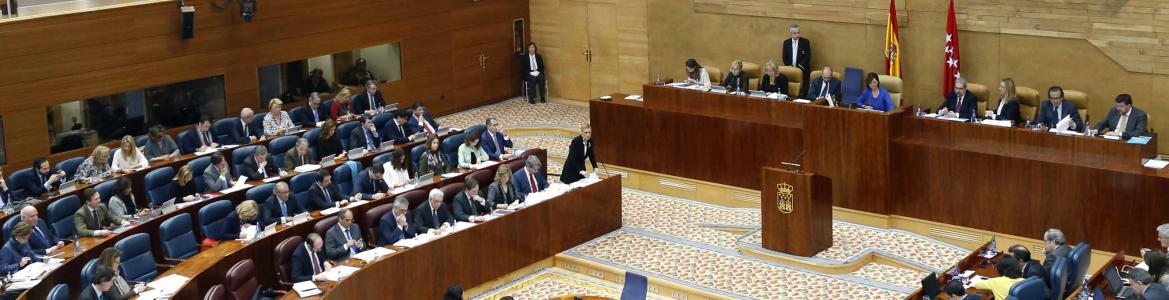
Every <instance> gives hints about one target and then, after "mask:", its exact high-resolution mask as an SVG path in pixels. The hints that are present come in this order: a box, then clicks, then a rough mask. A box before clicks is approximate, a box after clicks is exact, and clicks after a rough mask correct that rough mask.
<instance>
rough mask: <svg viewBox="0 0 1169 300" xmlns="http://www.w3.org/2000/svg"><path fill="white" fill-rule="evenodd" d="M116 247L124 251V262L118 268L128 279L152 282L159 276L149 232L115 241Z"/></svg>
mask: <svg viewBox="0 0 1169 300" xmlns="http://www.w3.org/2000/svg"><path fill="white" fill-rule="evenodd" d="M114 248H116V249H118V251H122V263H121V264H119V265H118V269H120V270H121V272H122V277H124V278H126V280H131V281H139V282H150V281H151V280H154V277H155V276H158V266H157V265H155V264H154V252H153V251H152V250H151V249H150V235H149V234H146V233H138V234H134V235H131V236H129V237H127V238H124V239H122V240H120V241H118V242H117V243H115V244H114Z"/></svg>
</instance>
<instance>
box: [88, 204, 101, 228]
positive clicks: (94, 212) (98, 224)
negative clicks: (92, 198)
mask: <svg viewBox="0 0 1169 300" xmlns="http://www.w3.org/2000/svg"><path fill="white" fill-rule="evenodd" d="M89 217H90V218H91V219H92V220H93V221H91V222H90V223H89V227H91V228H93V229H94V230H97V229H101V221H99V220H98V219H97V209H93V208H90V209H89Z"/></svg>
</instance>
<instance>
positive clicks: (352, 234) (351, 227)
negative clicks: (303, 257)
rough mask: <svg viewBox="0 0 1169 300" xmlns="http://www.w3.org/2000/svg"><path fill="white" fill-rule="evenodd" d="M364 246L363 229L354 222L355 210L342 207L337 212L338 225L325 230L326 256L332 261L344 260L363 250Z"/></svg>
mask: <svg viewBox="0 0 1169 300" xmlns="http://www.w3.org/2000/svg"><path fill="white" fill-rule="evenodd" d="M364 246H365V243H364V242H362V241H361V229H360V228H357V224H354V223H353V211H351V210H349V209H342V210H341V211H340V212H338V213H337V226H333V227H332V228H329V231H327V232H325V257H326V258H328V259H329V260H332V261H342V260H345V259H348V258H349V256H351V255H354V254H357V253H358V252H361V249H362V248H363V247H364Z"/></svg>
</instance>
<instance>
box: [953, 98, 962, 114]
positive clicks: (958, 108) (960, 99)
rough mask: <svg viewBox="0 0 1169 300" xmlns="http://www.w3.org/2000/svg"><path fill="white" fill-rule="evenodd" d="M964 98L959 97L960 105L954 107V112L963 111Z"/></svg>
mask: <svg viewBox="0 0 1169 300" xmlns="http://www.w3.org/2000/svg"><path fill="white" fill-rule="evenodd" d="M962 98H964V97H962V96H958V103H957V105H955V106H954V110H959V111H960V110H962Z"/></svg>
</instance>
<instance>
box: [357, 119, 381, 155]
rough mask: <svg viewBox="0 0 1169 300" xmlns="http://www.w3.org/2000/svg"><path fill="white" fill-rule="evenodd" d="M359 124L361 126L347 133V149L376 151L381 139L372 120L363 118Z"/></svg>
mask: <svg viewBox="0 0 1169 300" xmlns="http://www.w3.org/2000/svg"><path fill="white" fill-rule="evenodd" d="M361 122H362V123H361V126H358V127H356V128H353V131H352V132H349V148H357V147H361V148H362V149H365V150H367V151H376V150H377V149H378V147H380V146H381V144H382V139H381V137H379V136H378V134H377V127H376V126H375V125H374V124H373V118H365V119H364V120H362V121H361Z"/></svg>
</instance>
